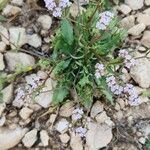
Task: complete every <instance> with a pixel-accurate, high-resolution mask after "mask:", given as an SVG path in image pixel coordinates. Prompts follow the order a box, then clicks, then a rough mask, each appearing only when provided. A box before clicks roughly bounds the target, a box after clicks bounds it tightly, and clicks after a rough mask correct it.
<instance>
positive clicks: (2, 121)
mask: <svg viewBox="0 0 150 150" xmlns="http://www.w3.org/2000/svg"><path fill="white" fill-rule="evenodd" d="M5 121H6V117H5V116H2V117H0V127H2V126H3V125H4V124H5Z"/></svg>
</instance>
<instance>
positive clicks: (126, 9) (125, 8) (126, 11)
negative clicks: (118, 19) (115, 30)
mask: <svg viewBox="0 0 150 150" xmlns="http://www.w3.org/2000/svg"><path fill="white" fill-rule="evenodd" d="M118 10H119V11H121V12H122V13H123V14H124V15H127V14H129V13H130V12H131V8H130V7H129V6H128V5H126V4H121V5H120V6H119V8H118Z"/></svg>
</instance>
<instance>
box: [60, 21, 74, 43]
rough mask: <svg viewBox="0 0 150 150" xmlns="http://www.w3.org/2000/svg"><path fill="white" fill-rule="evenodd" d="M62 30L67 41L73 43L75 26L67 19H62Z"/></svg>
mask: <svg viewBox="0 0 150 150" xmlns="http://www.w3.org/2000/svg"><path fill="white" fill-rule="evenodd" d="M61 30H62V34H63V37H64V39H65V41H66V42H67V43H68V44H69V45H71V44H72V43H73V27H72V25H71V24H70V22H69V21H68V20H67V19H63V20H61Z"/></svg>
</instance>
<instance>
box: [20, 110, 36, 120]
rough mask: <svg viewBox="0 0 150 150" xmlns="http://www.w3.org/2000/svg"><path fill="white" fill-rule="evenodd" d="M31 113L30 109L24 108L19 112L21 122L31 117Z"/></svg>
mask: <svg viewBox="0 0 150 150" xmlns="http://www.w3.org/2000/svg"><path fill="white" fill-rule="evenodd" d="M32 113H33V110H32V109H30V108H28V107H24V108H22V109H21V110H20V112H19V115H20V117H21V118H22V119H23V120H26V119H28V118H29V117H30V116H31V114H32Z"/></svg>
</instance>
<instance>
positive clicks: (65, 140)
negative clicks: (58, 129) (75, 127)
mask: <svg viewBox="0 0 150 150" xmlns="http://www.w3.org/2000/svg"><path fill="white" fill-rule="evenodd" d="M59 137H60V140H61V142H62V143H68V141H69V140H70V136H69V135H68V134H67V133H65V134H61V135H59Z"/></svg>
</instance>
